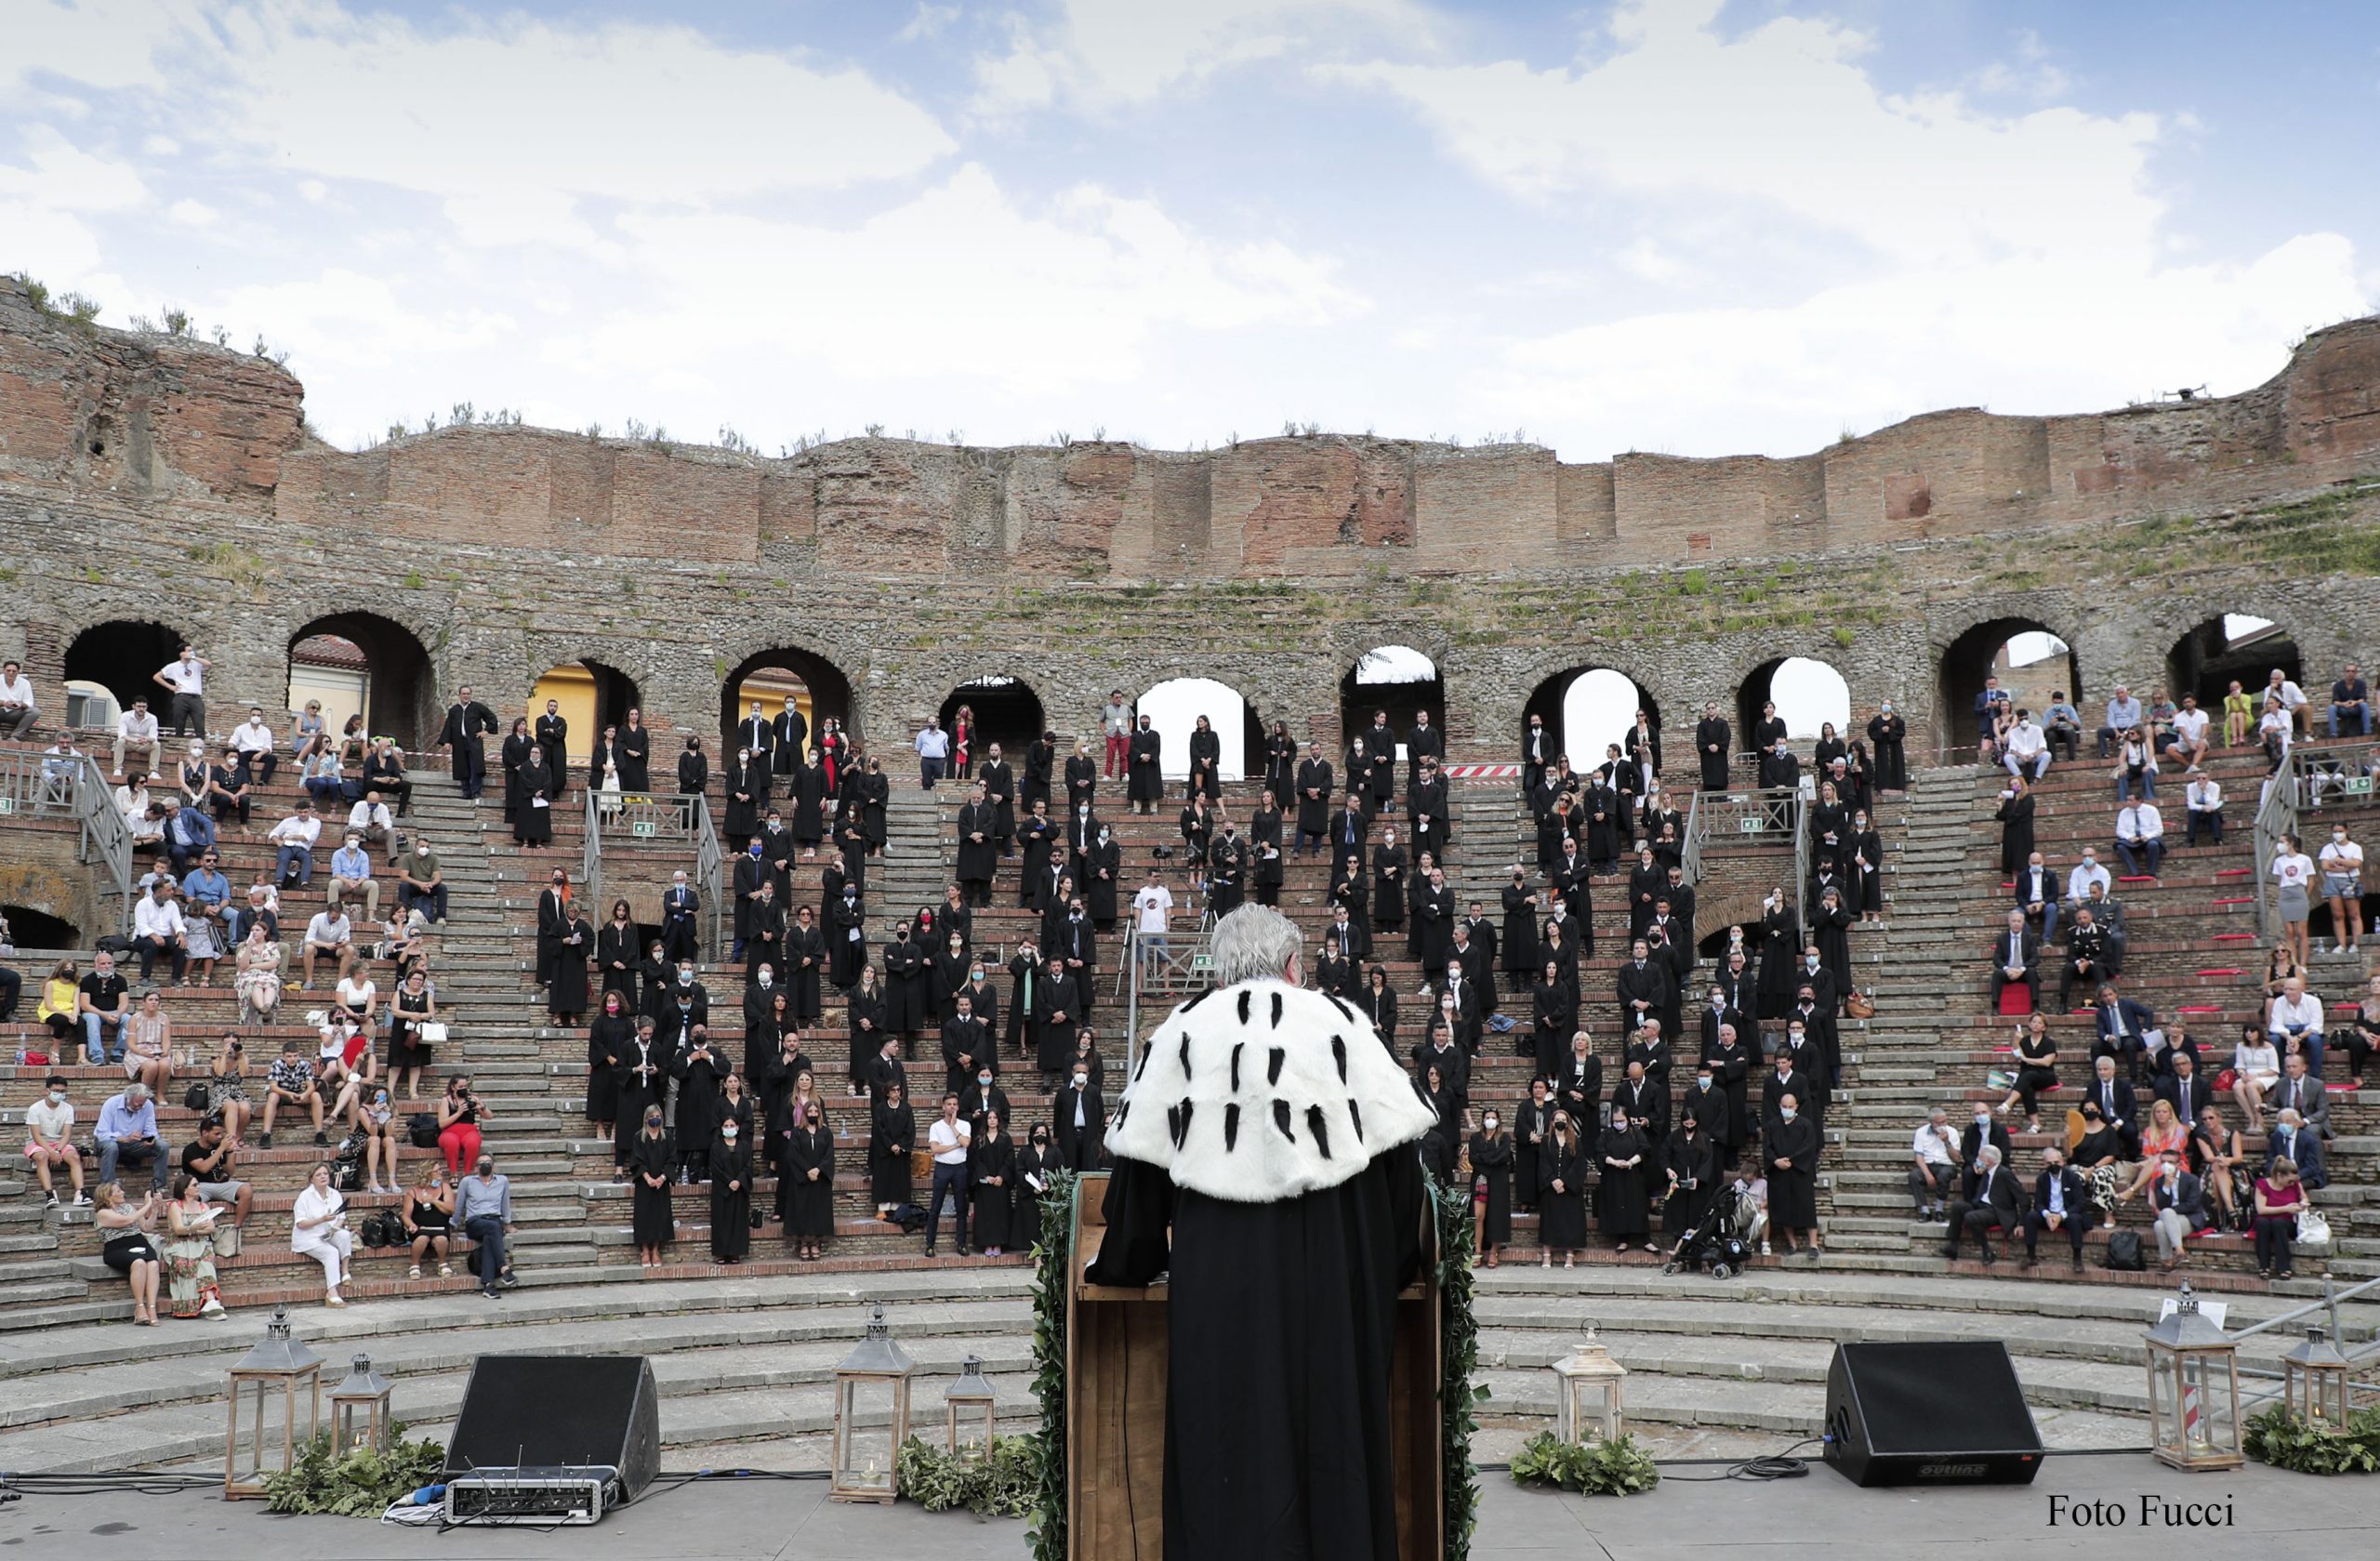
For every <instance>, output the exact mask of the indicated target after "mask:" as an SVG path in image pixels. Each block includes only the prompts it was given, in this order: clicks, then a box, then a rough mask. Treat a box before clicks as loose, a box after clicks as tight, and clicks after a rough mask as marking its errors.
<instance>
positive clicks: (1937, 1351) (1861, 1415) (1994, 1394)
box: [1826, 1340, 2042, 1486]
mask: <svg viewBox="0 0 2380 1561" xmlns="http://www.w3.org/2000/svg"><path fill="white" fill-rule="evenodd" d="M1826 1432H1827V1444H1826V1461H1827V1462H1829V1463H1831V1464H1832V1465H1833V1466H1834V1467H1835V1469H1836V1470H1837V1471H1838V1472H1840V1473H1841V1474H1842V1475H1844V1476H1845V1478H1846V1479H1849V1480H1850V1481H1851V1482H1852V1483H1854V1484H1855V1485H1871V1486H1872V1485H2030V1484H2032V1483H2033V1476H2034V1475H2036V1474H2038V1473H2040V1472H2041V1463H2042V1438H2041V1433H2040V1432H2039V1431H2037V1430H2035V1429H2034V1427H2033V1411H2032V1409H2030V1407H2029V1406H2028V1405H2027V1404H2026V1403H2025V1393H2024V1389H2023V1387H2022V1386H2021V1385H2019V1383H2018V1382H2017V1381H2016V1366H2015V1365H2014V1364H2013V1363H2012V1362H2011V1361H2010V1360H2009V1358H2008V1346H2007V1345H2005V1344H2003V1343H2000V1342H1999V1341H1998V1340H1984V1341H1977V1342H1972V1343H1970V1342H1964V1341H1962V1342H1957V1343H1862V1344H1848V1343H1846V1344H1837V1345H1836V1346H1835V1347H1834V1363H1833V1364H1832V1365H1831V1366H1830V1367H1828V1368H1827V1373H1826Z"/></svg>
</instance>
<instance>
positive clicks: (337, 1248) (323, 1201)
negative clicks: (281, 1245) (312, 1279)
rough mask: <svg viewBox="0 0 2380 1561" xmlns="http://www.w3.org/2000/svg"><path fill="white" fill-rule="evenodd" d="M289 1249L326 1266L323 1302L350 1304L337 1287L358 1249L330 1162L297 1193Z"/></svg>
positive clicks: (291, 1219)
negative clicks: (332, 1177)
mask: <svg viewBox="0 0 2380 1561" xmlns="http://www.w3.org/2000/svg"><path fill="white" fill-rule="evenodd" d="M289 1250H291V1251H293V1252H296V1253H297V1254H298V1256H299V1257H308V1258H312V1259H313V1260H314V1261H315V1262H316V1263H321V1264H322V1265H323V1283H324V1291H325V1293H324V1297H323V1303H324V1305H328V1306H344V1305H346V1304H347V1300H346V1298H345V1297H344V1296H341V1295H340V1294H339V1293H338V1288H339V1286H340V1285H342V1284H344V1283H345V1282H346V1280H347V1262H348V1257H349V1254H350V1253H351V1252H353V1251H354V1250H355V1240H354V1237H351V1236H350V1235H349V1234H348V1229H347V1199H346V1198H345V1197H342V1196H341V1195H340V1193H339V1190H338V1189H337V1187H335V1186H333V1185H331V1168H330V1167H329V1166H327V1165H318V1166H316V1167H315V1168H314V1175H313V1179H312V1180H311V1181H310V1182H308V1183H307V1184H306V1190H305V1191H304V1192H302V1193H299V1194H298V1204H297V1207H296V1208H295V1209H294V1210H291V1212H290V1217H289Z"/></svg>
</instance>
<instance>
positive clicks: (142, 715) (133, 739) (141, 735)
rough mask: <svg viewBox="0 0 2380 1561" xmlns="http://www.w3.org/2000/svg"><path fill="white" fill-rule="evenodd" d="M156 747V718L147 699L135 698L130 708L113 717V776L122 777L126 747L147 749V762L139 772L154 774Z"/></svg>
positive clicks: (118, 778) (155, 768) (155, 770)
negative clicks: (150, 710) (150, 711)
mask: <svg viewBox="0 0 2380 1561" xmlns="http://www.w3.org/2000/svg"><path fill="white" fill-rule="evenodd" d="M158 747H159V745H158V742H157V718H156V717H155V716H153V715H151V714H150V713H149V701H148V700H146V699H135V700H134V701H133V702H132V708H130V709H128V710H126V711H125V712H124V714H122V715H120V716H118V717H116V718H115V778H116V779H117V780H122V779H123V778H124V755H125V750H126V749H127V748H131V749H145V750H147V752H148V755H149V763H148V765H147V767H146V768H145V769H143V770H142V771H141V774H147V775H153V774H156V773H157V752H158Z"/></svg>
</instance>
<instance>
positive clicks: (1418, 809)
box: [1407, 759, 1454, 864]
mask: <svg viewBox="0 0 2380 1561" xmlns="http://www.w3.org/2000/svg"><path fill="white" fill-rule="evenodd" d="M1407 802H1408V807H1409V809H1410V810H1411V812H1412V814H1413V849H1414V851H1416V852H1417V853H1418V852H1423V851H1426V852H1428V853H1430V854H1431V855H1432V856H1435V857H1436V858H1437V859H1438V861H1439V862H1440V863H1441V864H1443V863H1444V862H1445V861H1446V859H1447V846H1448V844H1449V843H1450V842H1451V841H1452V840H1453V839H1454V830H1453V827H1452V817H1453V815H1452V814H1451V813H1450V812H1449V811H1448V805H1447V777H1446V775H1445V774H1443V773H1442V772H1441V771H1440V770H1439V769H1438V761H1436V760H1435V759H1433V760H1430V761H1427V762H1425V763H1423V764H1422V766H1421V772H1420V774H1418V775H1417V776H1416V777H1415V779H1414V782H1413V787H1412V790H1411V791H1410V792H1408V794H1407Z"/></svg>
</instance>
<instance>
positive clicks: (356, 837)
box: [330, 829, 380, 921]
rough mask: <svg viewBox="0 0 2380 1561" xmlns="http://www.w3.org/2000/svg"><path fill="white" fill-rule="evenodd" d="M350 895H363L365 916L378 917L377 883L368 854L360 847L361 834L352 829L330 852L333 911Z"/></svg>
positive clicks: (376, 918) (331, 903)
mask: <svg viewBox="0 0 2380 1561" xmlns="http://www.w3.org/2000/svg"><path fill="white" fill-rule="evenodd" d="M350 894H360V895H362V896H363V897H364V916H365V917H366V918H367V919H370V920H374V921H377V920H379V919H380V886H379V885H378V884H377V883H376V882H374V881H373V879H372V856H371V853H369V852H366V851H365V850H364V836H363V835H362V834H361V833H360V832H358V831H356V830H353V829H350V830H349V831H348V832H347V843H346V844H345V845H343V846H341V847H339V848H338V849H337V851H334V852H332V853H331V893H330V905H331V908H332V909H333V910H337V908H338V906H339V902H340V901H341V900H342V899H344V898H345V897H346V896H348V895H350Z"/></svg>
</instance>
